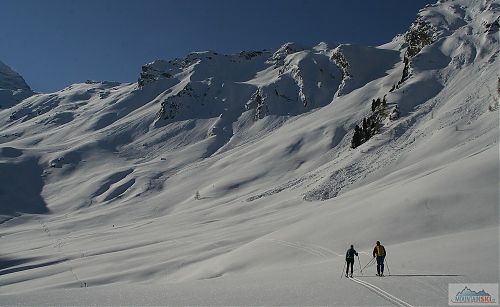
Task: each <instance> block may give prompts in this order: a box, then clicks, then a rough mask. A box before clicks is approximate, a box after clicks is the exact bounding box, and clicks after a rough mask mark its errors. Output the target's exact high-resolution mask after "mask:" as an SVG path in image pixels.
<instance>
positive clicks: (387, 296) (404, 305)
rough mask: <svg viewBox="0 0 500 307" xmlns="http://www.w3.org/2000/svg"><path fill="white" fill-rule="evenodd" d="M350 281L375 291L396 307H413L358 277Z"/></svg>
mask: <svg viewBox="0 0 500 307" xmlns="http://www.w3.org/2000/svg"><path fill="white" fill-rule="evenodd" d="M349 279H350V280H352V281H354V282H355V283H358V284H360V285H362V286H364V287H366V288H368V289H370V291H373V292H374V293H376V294H377V295H380V296H381V297H383V298H385V299H386V300H388V301H389V302H391V303H393V304H394V305H396V306H400V307H413V306H412V305H410V304H408V303H407V302H405V301H403V300H402V299H400V298H397V297H395V296H394V295H392V294H390V293H388V292H386V291H384V290H382V289H380V288H379V287H377V286H375V285H372V284H371V283H369V282H366V281H364V280H360V279H358V278H356V277H351V278H349Z"/></svg>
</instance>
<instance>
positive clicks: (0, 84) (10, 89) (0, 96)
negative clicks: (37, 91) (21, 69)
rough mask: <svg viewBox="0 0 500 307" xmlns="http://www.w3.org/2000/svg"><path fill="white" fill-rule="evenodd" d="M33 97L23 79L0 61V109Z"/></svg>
mask: <svg viewBox="0 0 500 307" xmlns="http://www.w3.org/2000/svg"><path fill="white" fill-rule="evenodd" d="M31 95H33V91H32V90H31V88H30V87H29V85H28V84H27V83H26V81H25V80H24V78H23V77H21V75H19V74H18V73H17V72H16V71H14V70H13V69H12V68H10V67H9V66H7V65H6V64H5V63H3V62H2V61H0V108H4V107H11V106H13V105H15V104H17V103H18V102H20V101H21V100H23V99H25V98H27V97H29V96H31Z"/></svg>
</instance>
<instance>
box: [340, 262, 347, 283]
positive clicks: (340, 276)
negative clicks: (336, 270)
mask: <svg viewBox="0 0 500 307" xmlns="http://www.w3.org/2000/svg"><path fill="white" fill-rule="evenodd" d="M346 264H347V261H345V262H344V267H343V268H342V272H341V273H342V274H340V279H342V276H344V269H345V266H346Z"/></svg>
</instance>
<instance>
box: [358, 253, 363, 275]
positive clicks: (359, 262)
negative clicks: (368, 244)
mask: <svg viewBox="0 0 500 307" xmlns="http://www.w3.org/2000/svg"><path fill="white" fill-rule="evenodd" d="M358 264H359V271H360V272H361V275H363V271H362V270H361V261H359V256H358Z"/></svg>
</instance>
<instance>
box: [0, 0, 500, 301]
mask: <svg viewBox="0 0 500 307" xmlns="http://www.w3.org/2000/svg"><path fill="white" fill-rule="evenodd" d="M499 16H500V5H499V4H498V3H497V2H496V1H489V0H488V1H486V0H481V1H474V2H473V3H471V1H465V0H456V1H447V2H443V3H437V4H434V5H430V6H427V7H426V8H424V9H422V10H421V11H420V12H419V14H418V18H417V20H416V21H415V23H414V25H413V26H412V28H411V29H410V30H409V32H408V33H407V34H406V35H401V36H397V37H396V38H394V40H393V41H391V42H389V43H387V44H385V45H382V46H378V47H365V46H356V45H349V44H341V45H335V46H330V45H328V44H325V43H320V44H318V45H317V46H314V47H312V48H309V47H303V46H298V45H297V44H293V43H288V44H285V45H284V46H282V47H280V48H278V49H277V50H264V51H253V52H241V53H240V54H235V55H221V54H217V53H215V52H210V51H206V52H195V53H191V54H189V55H188V56H186V57H185V58H182V59H175V60H170V61H165V60H158V61H155V62H153V63H149V64H146V65H144V67H143V69H142V73H141V74H140V77H139V80H138V82H137V83H128V84H122V83H115V82H107V81H103V82H101V81H88V82H86V83H83V84H74V85H72V86H70V87H67V88H65V89H63V90H61V91H58V92H55V93H48V94H40V93H33V92H31V90H30V89H29V87H25V86H24V84H25V83H24V80H22V77H20V76H19V75H17V74H15V73H14V72H13V71H12V70H11V69H10V68H8V67H7V66H6V65H4V64H2V63H1V62H0V94H2V93H4V92H7V91H8V93H9V96H8V98H4V96H0V104H1V105H4V103H2V101H3V100H4V99H5V100H6V101H7V104H5V105H8V106H9V107H8V108H5V107H4V108H3V109H0V222H1V223H0V246H1V250H0V305H81V306H90V305H342V306H347V305H355V306H386V305H397V306H417V305H425V306H436V305H442V306H445V305H448V283H498V280H499V194H498V193H499V147H498V146H499V145H498V139H499V129H498V128H499V111H498V108H499V92H498V86H499V81H498V80H499V67H500V66H499V59H498V53H499V48H498V46H499V36H498V35H499V32H498V23H499ZM419 22H420V23H419ZM422 29H423V30H422ZM418 31H422V32H426V31H427V32H426V34H425V35H428V36H426V37H425V38H427V39H429V42H426V40H425V39H422V34H421V33H422V32H418ZM412 33H413V34H414V33H419V35H420V36H419V35H416V36H418V39H417V40H412V39H411V38H410V34H412ZM411 48H416V50H418V52H417V53H416V54H415V55H413V54H412V53H411V52H409V51H408V50H409V49H411ZM4 66H5V67H4ZM20 80H22V82H21V81H20ZM13 84H17V86H18V87H17V89H19V90H22V93H23V95H26V97H27V98H25V97H22V98H23V99H22V101H20V102H18V100H15V99H14V100H13V98H12V97H13V96H14V94H12V93H13V92H15V91H16V88H14V89H13V88H12V85H13ZM7 85H8V86H7ZM26 86H27V85H26ZM28 92H29V94H26V93H28ZM19 93H21V92H19ZM2 95H3V94H2ZM28 96H29V97H28ZM384 96H385V97H386V101H387V104H386V106H385V109H384V112H386V113H387V114H389V113H391V112H392V111H393V110H394V109H395V108H396V107H397V109H398V110H399V116H396V117H395V118H393V119H390V118H389V116H388V115H387V116H383V117H381V120H380V123H379V131H378V133H376V134H374V135H373V136H372V137H371V138H370V139H369V140H367V141H366V142H364V143H363V144H361V145H360V146H358V147H356V148H352V147H351V140H352V138H353V133H354V129H355V128H354V127H355V126H356V125H359V126H362V122H363V118H366V117H369V116H370V115H371V114H373V112H374V111H373V109H372V100H373V99H377V98H380V99H382V98H383V97H384ZM6 97H7V96H6ZM24 98H25V99H24ZM11 105H12V106H11ZM380 114H382V113H380ZM384 114H385V113H384ZM377 240H380V241H381V242H382V244H383V245H385V247H386V249H387V258H386V259H387V266H388V268H386V275H390V276H387V277H385V278H379V277H376V276H375V272H376V270H375V267H374V266H369V267H367V268H365V269H364V270H363V272H361V271H360V267H363V266H365V265H366V264H367V263H368V262H369V261H370V259H371V257H372V255H371V252H372V250H373V246H374V243H375V241H377ZM350 244H354V245H355V248H356V249H357V250H358V252H360V256H359V260H360V262H358V261H357V260H356V263H355V278H353V279H346V278H345V277H343V274H342V270H343V269H342V268H343V265H344V258H345V251H346V250H347V248H348V247H349V245H350Z"/></svg>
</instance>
